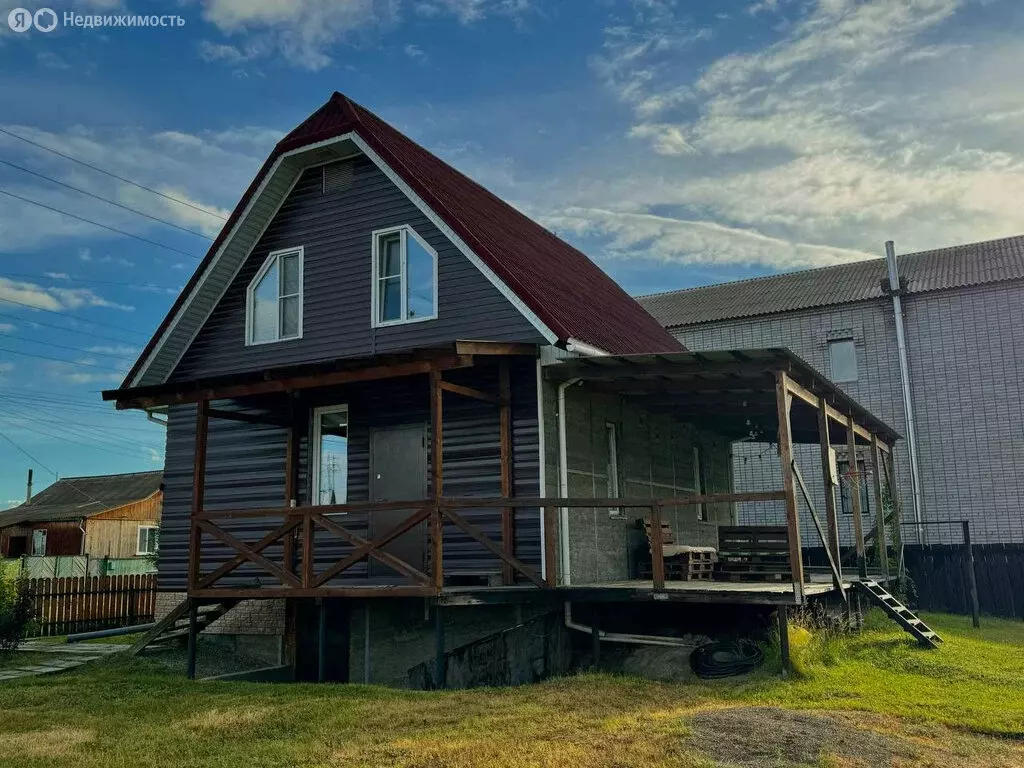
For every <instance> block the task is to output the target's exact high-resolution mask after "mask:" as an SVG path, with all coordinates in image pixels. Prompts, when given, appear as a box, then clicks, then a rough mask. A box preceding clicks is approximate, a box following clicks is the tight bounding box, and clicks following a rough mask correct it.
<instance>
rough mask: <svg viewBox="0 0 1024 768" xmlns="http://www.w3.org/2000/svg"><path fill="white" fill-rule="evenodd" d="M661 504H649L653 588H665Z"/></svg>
mask: <svg viewBox="0 0 1024 768" xmlns="http://www.w3.org/2000/svg"><path fill="white" fill-rule="evenodd" d="M661 511H662V507H661V504H652V505H651V531H652V532H653V533H654V535H653V536H651V578H652V580H653V581H654V588H655V589H664V588H665V542H664V537H663V536H662V535H661Z"/></svg>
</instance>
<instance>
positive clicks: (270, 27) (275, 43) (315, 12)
mask: <svg viewBox="0 0 1024 768" xmlns="http://www.w3.org/2000/svg"><path fill="white" fill-rule="evenodd" d="M202 5H203V18H204V19H205V20H206V21H208V22H210V23H211V24H213V25H214V26H215V27H217V29H218V30H220V31H221V32H222V33H223V34H224V35H226V36H227V37H228V38H229V40H228V41H227V42H214V41H203V42H201V43H200V47H199V55H200V56H201V57H202V58H203V59H204V60H206V61H219V62H223V63H226V64H228V65H230V66H239V65H242V64H246V63H248V62H252V61H254V60H257V59H263V58H268V57H271V56H275V55H280V56H281V57H282V58H283V59H284V60H285V61H286V62H287V63H289V64H291V65H293V66H296V67H300V68H302V69H309V70H312V71H318V70H321V69H324V68H325V67H327V66H328V65H329V64H331V63H332V61H333V59H332V56H331V53H332V50H333V48H334V47H336V46H338V45H341V44H345V43H349V44H353V45H360V44H364V43H365V42H366V41H367V40H368V39H372V37H373V36H374V35H376V34H379V32H380V31H381V30H384V29H387V28H389V27H391V26H392V25H394V24H395V23H396V22H398V21H399V20H400V19H401V18H402V14H403V13H404V12H406V11H408V10H411V11H412V12H413V13H416V14H419V15H420V16H425V17H433V16H441V15H448V16H453V17H455V18H456V19H457V20H458V21H459V22H461V23H463V24H473V23H475V22H479V21H481V20H483V19H485V18H487V17H489V16H504V17H510V18H513V19H519V18H521V17H522V15H523V14H525V13H526V12H528V11H530V10H531V9H532V7H533V2H532V0H344V1H343V2H341V1H339V0H290V2H281V0H202ZM238 38H241V39H244V44H238V43H237V42H236V40H237V39H238Z"/></svg>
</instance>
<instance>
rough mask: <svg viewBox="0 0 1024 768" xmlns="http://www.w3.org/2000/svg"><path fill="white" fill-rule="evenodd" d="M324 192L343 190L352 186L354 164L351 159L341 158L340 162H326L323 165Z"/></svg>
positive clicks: (327, 193) (326, 193)
mask: <svg viewBox="0 0 1024 768" xmlns="http://www.w3.org/2000/svg"><path fill="white" fill-rule="evenodd" d="M323 174H324V194H325V195H329V194H330V193H332V192H344V191H345V190H346V189H348V188H349V187H351V186H352V177H353V175H354V166H353V164H352V161H351V160H343V161H341V162H340V163H328V164H327V165H325V166H324V170H323Z"/></svg>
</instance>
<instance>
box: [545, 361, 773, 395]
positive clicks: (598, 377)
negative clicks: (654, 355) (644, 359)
mask: <svg viewBox="0 0 1024 768" xmlns="http://www.w3.org/2000/svg"><path fill="white" fill-rule="evenodd" d="M596 359H598V360H600V358H596ZM591 365H592V366H593V367H587V368H583V369H580V368H578V367H575V366H574V367H573V372H574V373H575V374H577V375H578V377H579V378H582V379H583V380H584V381H588V382H592V381H593V382H596V381H674V382H687V381H694V382H700V383H702V384H704V385H706V386H707V388H709V389H714V388H716V385H721V384H732V383H734V382H737V383H742V382H744V381H751V380H759V379H765V378H771V377H772V376H774V372H775V370H776V367H768V366H760V365H752V364H750V363H736V364H734V365H716V366H714V367H709V368H701V367H698V366H694V367H693V368H692V369H687V368H683V367H681V366H679V365H673V364H667V365H665V366H664V367H663V368H656V367H653V366H650V367H648V366H644V367H642V368H641V367H640V366H639V365H637V366H636V367H635V369H634V368H631V367H627V366H622V365H619V366H611V365H606V366H604V367H602V366H601V364H600V363H593V362H591ZM557 369H558V366H549V368H548V371H550V372H549V373H548V377H549V378H554V379H560V378H565V374H563V372H562V371H559V370H557ZM576 377H577V376H576V375H574V376H572V378H576Z"/></svg>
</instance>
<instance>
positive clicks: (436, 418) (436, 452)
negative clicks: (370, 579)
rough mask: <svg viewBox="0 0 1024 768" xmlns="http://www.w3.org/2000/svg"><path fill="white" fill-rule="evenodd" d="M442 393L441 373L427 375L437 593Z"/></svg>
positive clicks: (441, 529)
mask: <svg viewBox="0 0 1024 768" xmlns="http://www.w3.org/2000/svg"><path fill="white" fill-rule="evenodd" d="M443 395H444V390H442V389H441V372H440V371H438V370H432V371H431V372H430V489H431V493H432V494H433V497H434V502H435V506H434V512H433V517H432V519H431V533H432V534H433V541H432V547H433V558H434V562H433V567H432V569H431V573H432V579H433V586H434V588H435V589H437V590H438V591H440V590H442V589H443V588H444V562H443V559H442V558H443V551H444V519H443V518H442V517H441V509H440V507H439V506H437V502H440V501H441V498H442V497H443V496H444V399H443Z"/></svg>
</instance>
